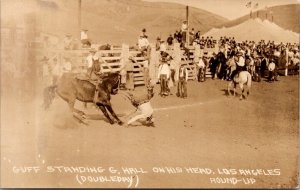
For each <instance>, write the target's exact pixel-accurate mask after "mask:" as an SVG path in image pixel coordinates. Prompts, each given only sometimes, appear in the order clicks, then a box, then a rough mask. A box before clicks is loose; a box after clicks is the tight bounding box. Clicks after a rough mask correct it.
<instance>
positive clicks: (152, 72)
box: [149, 44, 159, 85]
mask: <svg viewBox="0 0 300 190" xmlns="http://www.w3.org/2000/svg"><path fill="white" fill-rule="evenodd" d="M150 47H151V53H150V61H149V77H150V84H151V85H154V84H156V82H157V76H156V70H157V66H158V61H159V60H158V55H157V52H156V49H155V44H150Z"/></svg>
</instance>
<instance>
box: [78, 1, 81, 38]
mask: <svg viewBox="0 0 300 190" xmlns="http://www.w3.org/2000/svg"><path fill="white" fill-rule="evenodd" d="M78 31H79V33H78V34H79V39H80V32H81V0H78Z"/></svg>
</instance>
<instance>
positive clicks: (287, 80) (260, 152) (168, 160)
mask: <svg viewBox="0 0 300 190" xmlns="http://www.w3.org/2000/svg"><path fill="white" fill-rule="evenodd" d="M226 86H227V82H225V81H220V80H211V79H208V80H207V81H206V82H205V83H198V82H195V81H190V82H188V99H180V98H177V97H176V96H175V95H173V96H170V97H167V98H161V97H159V96H157V93H158V90H159V88H158V86H156V89H155V90H156V96H155V97H154V98H153V99H152V101H151V102H152V105H153V107H154V109H155V115H154V116H155V124H156V127H155V128H153V127H145V126H142V125H140V126H132V127H129V128H125V127H122V126H118V125H113V126H111V125H110V124H108V122H107V121H106V120H105V119H104V118H103V115H102V113H100V112H99V111H98V110H97V109H95V108H94V107H93V106H92V105H89V106H88V108H87V109H84V108H83V106H82V103H80V102H77V103H76V107H77V108H79V109H82V110H83V111H85V112H86V113H87V114H88V115H89V116H90V117H91V118H92V119H91V120H89V125H84V124H79V123H78V122H77V121H76V120H75V119H74V118H73V117H72V116H71V115H70V113H69V110H68V106H67V104H66V103H65V102H64V101H63V100H61V99H60V98H59V97H57V98H56V99H55V100H54V102H53V104H52V105H51V108H50V109H49V110H48V111H46V112H44V111H42V109H40V104H41V102H39V101H30V99H29V98H25V97H23V96H22V97H18V98H13V96H12V95H11V94H9V95H7V94H6V93H5V92H2V97H1V100H2V101H1V186H2V187H61V188H63V187H78V188H81V187H98V188H107V187H121V188H126V187H140V188H145V187H148V188H154V187H161V188H175V187H177V188H213V187H214V188H221V187H224V188H265V187H268V188H291V187H296V186H297V184H298V168H299V165H298V162H299V160H298V150H299V144H298V142H299V131H298V130H299V129H298V126H299V110H298V107H299V98H298V97H299V94H298V92H299V89H298V76H289V77H281V78H280V81H279V82H275V83H272V84H270V83H267V82H265V81H263V82H261V83H253V86H252V89H251V94H250V97H249V99H248V100H247V101H240V100H239V98H238V97H235V98H228V97H227V96H226V95H225V91H224V90H225V89H226ZM141 88H142V87H139V88H137V91H139V90H141ZM172 91H173V92H174V89H172ZM15 95H17V94H15ZM112 105H113V108H114V110H115V111H116V113H117V114H118V115H119V116H120V118H121V119H123V120H124V116H125V115H127V114H128V113H130V112H131V111H133V110H134V109H133V107H132V106H131V105H130V103H129V101H128V100H125V99H124V98H123V97H122V96H121V95H116V96H113V97H112ZM54 166H64V167H98V168H99V167H102V168H103V169H105V171H104V172H103V173H88V172H83V173H80V172H77V173H76V172H70V171H69V170H66V169H65V168H64V169H63V171H62V172H59V170H58V169H56V170H55V171H53V170H54V169H53V168H54ZM32 167H36V168H38V169H37V170H38V171H37V172H36V173H35V172H34V170H33V168H32ZM110 167H114V169H116V170H118V172H117V173H116V174H114V173H113V171H109V168H110ZM61 168H62V167H61ZM126 168H127V169H128V168H136V170H135V172H134V171H132V172H131V173H130V174H129V173H126ZM159 168H160V170H159ZM191 168H193V169H191ZM230 169H231V170H230ZM158 170H159V171H160V172H159V173H158ZM251 170H255V171H256V172H254V171H252V172H251ZM192 171H193V173H192ZM247 171H250V173H249V172H248V173H247ZM146 172H147V173H146ZM163 172H165V173H163ZM228 172H229V173H228ZM225 173H227V174H225ZM88 176H93V177H94V179H93V180H94V182H91V181H89V180H88V179H90V180H92V178H91V177H90V178H89V177H88ZM97 176H98V177H99V176H108V177H109V176H119V177H124V176H127V177H129V178H130V179H131V180H132V181H131V182H132V183H131V182H113V181H110V182H100V181H98V182H95V179H96V177H97ZM115 179H116V178H115ZM238 180H240V181H238ZM248 183H249V184H248Z"/></svg>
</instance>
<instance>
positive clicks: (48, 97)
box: [43, 85, 57, 110]
mask: <svg viewBox="0 0 300 190" xmlns="http://www.w3.org/2000/svg"><path fill="white" fill-rule="evenodd" d="M56 88H57V85H51V86H48V87H46V88H45V89H44V94H43V95H44V97H43V98H44V104H43V107H44V109H45V110H46V109H48V108H49V107H50V105H51V103H52V101H53V100H54V97H55V91H56Z"/></svg>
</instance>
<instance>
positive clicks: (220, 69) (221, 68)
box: [216, 52, 228, 80]
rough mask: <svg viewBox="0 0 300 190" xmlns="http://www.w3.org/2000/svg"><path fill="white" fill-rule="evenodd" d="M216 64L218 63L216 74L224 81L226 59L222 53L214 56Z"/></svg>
mask: <svg viewBox="0 0 300 190" xmlns="http://www.w3.org/2000/svg"><path fill="white" fill-rule="evenodd" d="M216 62H217V63H218V65H217V69H216V73H217V76H218V78H219V79H224V80H225V79H226V77H227V76H226V75H227V67H228V66H227V64H226V62H227V59H226V57H225V54H224V53H223V52H219V53H218V54H217V56H216Z"/></svg>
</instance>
